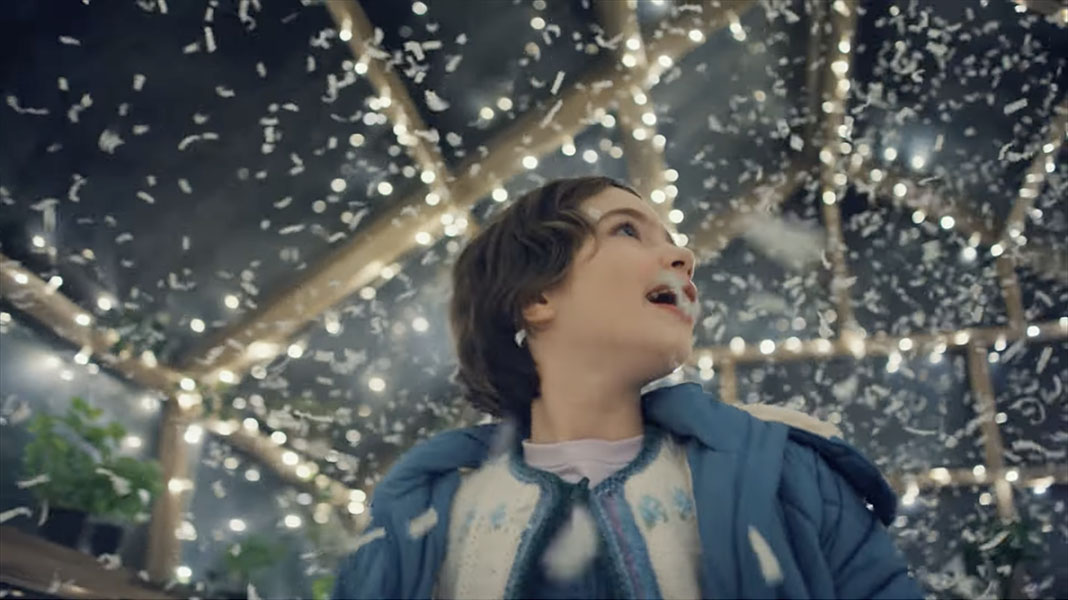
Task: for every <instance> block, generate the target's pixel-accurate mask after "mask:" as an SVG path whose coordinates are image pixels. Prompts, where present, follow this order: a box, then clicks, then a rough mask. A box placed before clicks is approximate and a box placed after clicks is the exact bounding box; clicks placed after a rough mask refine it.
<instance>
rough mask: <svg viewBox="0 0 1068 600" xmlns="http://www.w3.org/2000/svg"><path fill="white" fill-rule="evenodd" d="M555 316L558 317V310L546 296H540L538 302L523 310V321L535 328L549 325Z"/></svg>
mask: <svg viewBox="0 0 1068 600" xmlns="http://www.w3.org/2000/svg"><path fill="white" fill-rule="evenodd" d="M554 316H556V309H555V308H554V307H553V304H552V302H550V301H549V298H547V297H546V295H545V294H539V295H538V299H537V300H536V301H534V302H531V303H530V304H528V305H527V306H526V307H525V308H524V309H523V320H524V321H526V322H527V323H529V324H530V325H531V326H532V327H535V328H537V327H540V326H542V325H545V324H547V323H549V322H550V321H552V320H553V317H554Z"/></svg>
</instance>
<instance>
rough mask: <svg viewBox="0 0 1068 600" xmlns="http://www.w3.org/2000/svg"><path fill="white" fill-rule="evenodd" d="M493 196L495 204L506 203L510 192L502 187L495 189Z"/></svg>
mask: <svg viewBox="0 0 1068 600" xmlns="http://www.w3.org/2000/svg"><path fill="white" fill-rule="evenodd" d="M492 196H493V201H494V202H504V201H505V200H507V199H508V190H506V189H504V188H502V187H498V188H494V189H493V194H492Z"/></svg>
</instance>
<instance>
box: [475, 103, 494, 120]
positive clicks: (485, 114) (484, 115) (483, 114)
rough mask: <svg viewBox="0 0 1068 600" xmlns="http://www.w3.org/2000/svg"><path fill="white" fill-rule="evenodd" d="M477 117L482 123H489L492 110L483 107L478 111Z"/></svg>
mask: <svg viewBox="0 0 1068 600" xmlns="http://www.w3.org/2000/svg"><path fill="white" fill-rule="evenodd" d="M478 116H479V118H480V119H482V120H483V121H489V120H490V119H492V118H493V109H492V108H490V107H488V106H483V107H482V108H480V109H479V110H478Z"/></svg>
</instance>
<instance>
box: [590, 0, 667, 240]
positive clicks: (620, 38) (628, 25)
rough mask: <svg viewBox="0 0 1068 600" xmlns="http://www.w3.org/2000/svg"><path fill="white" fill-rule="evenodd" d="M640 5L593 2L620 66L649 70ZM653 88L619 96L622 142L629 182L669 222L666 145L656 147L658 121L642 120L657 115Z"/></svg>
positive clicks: (640, 87) (635, 88) (631, 0)
mask: <svg viewBox="0 0 1068 600" xmlns="http://www.w3.org/2000/svg"><path fill="white" fill-rule="evenodd" d="M637 6H638V4H637V2H636V1H635V0H626V1H620V0H596V2H595V3H594V8H595V9H596V11H597V15H598V20H599V21H600V23H601V26H602V28H603V29H604V37H605V39H609V40H615V41H616V45H615V49H614V50H613V56H614V58H615V60H616V61H617V63H618V64H619V65H621V66H620V67H617V68H623V69H637V70H638V72H647V71H648V69H649V61H648V56H647V55H646V52H645V41H644V40H643V39H642V33H641V28H640V27H639V23H638V12H637ZM643 83H645V84H649V83H651V82H643ZM651 87H652V85H636V86H633V87H632V89H630V90H627V92H628V93H621V94H620V95H619V99H618V105H617V112H616V114H617V115H618V116H619V130H620V131H619V132H620V144H621V145H622V146H623V157H624V158H625V159H626V161H627V174H628V179H629V180H630V184H631V185H633V186H634V189H636V190H637V191H638V193H639V194H641V196H642V197H643V198H647V199H650V200H652V201H653V203H652V207H653V209H654V210H656V212H657V213H658V214H659V215H660V218H661V220H663V221H669V220H668V218H667V216H668V213H669V212H670V211H671V207H672V204H673V202H672V200H673V199H672V198H669V197H668V195H667V193H666V188H667V183H668V182H667V179H666V178H665V172H666V171H667V164H666V163H665V161H664V156H663V148H657V147H656V146H655V144H654V141H653V140H654V139H655V138H656V135H657V134H656V123H655V121H654V122H653V123H652V124H648V123H645V122H644V121H643V119H644V118H645V116H644V115H645V114H646V113H648V114H652V115H653V116H654V117H655V116H656V112H655V110H654V109H653V107H654V103H653V102H652V101H651V100H650V99H649V97H648V95H647V93H646V92H647V91H648V90H649V89H650V88H651ZM639 100H641V102H639ZM672 227H673V226H672Z"/></svg>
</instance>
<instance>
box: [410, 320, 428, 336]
mask: <svg viewBox="0 0 1068 600" xmlns="http://www.w3.org/2000/svg"><path fill="white" fill-rule="evenodd" d="M429 328H430V323H429V322H427V320H426V319H424V318H423V317H416V318H415V319H414V320H413V321H412V329H414V330H416V331H418V332H420V333H422V332H424V331H426V330H427V329H429Z"/></svg>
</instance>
